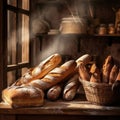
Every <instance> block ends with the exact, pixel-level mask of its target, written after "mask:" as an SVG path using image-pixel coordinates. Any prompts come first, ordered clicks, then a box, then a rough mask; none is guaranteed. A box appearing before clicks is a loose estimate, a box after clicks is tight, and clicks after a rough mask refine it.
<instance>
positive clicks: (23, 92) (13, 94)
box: [2, 86, 44, 108]
mask: <svg viewBox="0 0 120 120" xmlns="http://www.w3.org/2000/svg"><path fill="white" fill-rule="evenodd" d="M2 99H3V101H4V102H6V103H8V104H9V105H11V106H12V107H14V108H16V107H31V106H42V105H43V104H44V92H43V91H42V90H41V89H38V88H35V87H31V86H11V87H8V88H6V89H4V90H3V91H2Z"/></svg>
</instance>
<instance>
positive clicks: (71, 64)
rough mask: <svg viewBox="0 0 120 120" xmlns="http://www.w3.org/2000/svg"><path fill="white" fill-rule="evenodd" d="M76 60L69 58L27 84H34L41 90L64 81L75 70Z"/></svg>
mask: <svg viewBox="0 0 120 120" xmlns="http://www.w3.org/2000/svg"><path fill="white" fill-rule="evenodd" d="M75 67H76V62H75V61H74V60H69V61H67V62H65V63H64V64H62V65H61V66H60V67H56V68H54V69H53V70H52V71H50V72H49V73H48V74H47V75H46V76H45V77H44V78H42V79H36V80H34V81H31V82H30V83H29V84H28V85H31V86H35V87H37V88H40V89H42V90H47V89H49V88H51V87H52V86H54V85H56V84H58V83H60V82H62V81H64V79H65V78H67V77H68V76H69V75H71V73H73V71H74V70H75Z"/></svg>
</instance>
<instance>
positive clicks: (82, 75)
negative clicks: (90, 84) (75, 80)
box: [79, 62, 90, 81]
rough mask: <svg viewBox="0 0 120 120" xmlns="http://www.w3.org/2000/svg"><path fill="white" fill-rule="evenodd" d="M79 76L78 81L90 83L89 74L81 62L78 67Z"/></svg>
mask: <svg viewBox="0 0 120 120" xmlns="http://www.w3.org/2000/svg"><path fill="white" fill-rule="evenodd" d="M79 76H80V79H82V80H87V81H90V74H89V72H88V70H87V69H86V67H85V65H84V63H83V62H81V63H80V65H79Z"/></svg>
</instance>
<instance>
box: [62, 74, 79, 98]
mask: <svg viewBox="0 0 120 120" xmlns="http://www.w3.org/2000/svg"><path fill="white" fill-rule="evenodd" d="M78 78H79V75H78V74H75V75H73V76H72V78H71V79H69V80H68V82H67V83H66V85H65V87H64V90H63V99H64V100H73V99H74V97H75V95H76V93H77V89H78V87H79V80H78Z"/></svg>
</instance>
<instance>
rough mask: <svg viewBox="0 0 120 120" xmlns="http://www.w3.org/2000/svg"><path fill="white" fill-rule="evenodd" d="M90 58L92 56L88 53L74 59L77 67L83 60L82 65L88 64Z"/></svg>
mask: <svg viewBox="0 0 120 120" xmlns="http://www.w3.org/2000/svg"><path fill="white" fill-rule="evenodd" d="M91 60H92V57H91V56H90V55H89V54H85V55H82V56H81V57H79V58H78V59H77V60H76V63H77V68H78V67H79V65H80V63H81V62H83V63H84V65H86V64H88V63H89V62H90V61H91Z"/></svg>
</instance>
